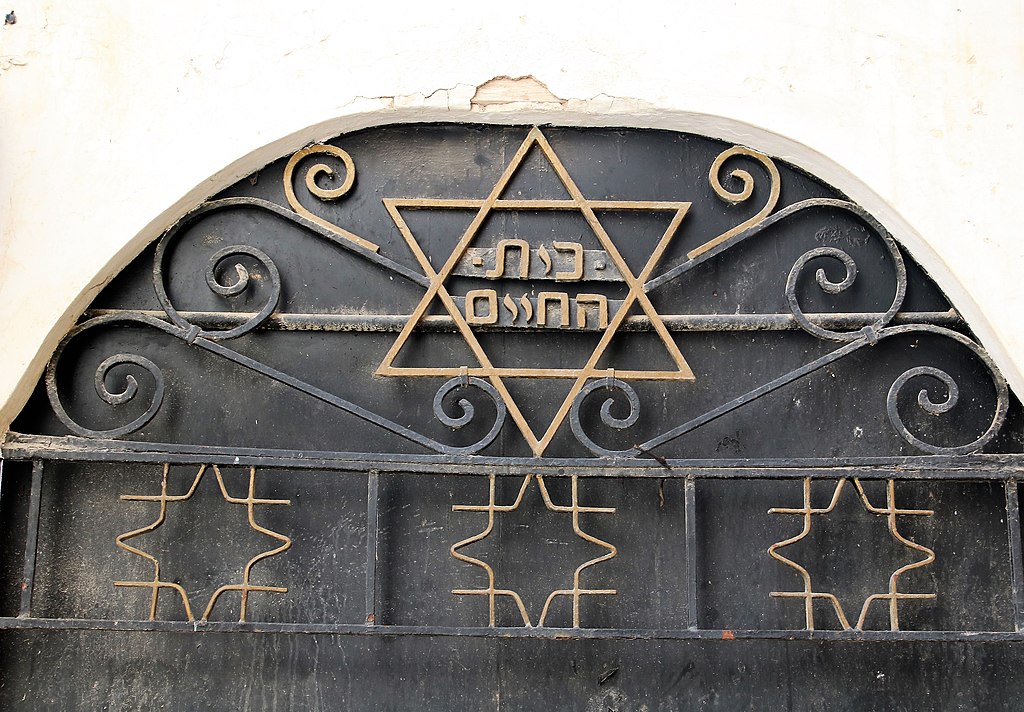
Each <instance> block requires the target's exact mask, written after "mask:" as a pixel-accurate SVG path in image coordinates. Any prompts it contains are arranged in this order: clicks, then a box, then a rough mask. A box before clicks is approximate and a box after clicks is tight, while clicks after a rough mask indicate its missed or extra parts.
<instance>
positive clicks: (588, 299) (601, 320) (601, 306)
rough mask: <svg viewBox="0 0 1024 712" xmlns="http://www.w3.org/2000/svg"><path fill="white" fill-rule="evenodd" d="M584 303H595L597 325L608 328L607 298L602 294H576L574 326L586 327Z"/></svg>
mask: <svg viewBox="0 0 1024 712" xmlns="http://www.w3.org/2000/svg"><path fill="white" fill-rule="evenodd" d="M584 304H596V305H597V326H598V328H600V329H607V328H608V299H607V297H605V296H604V295H603V294H578V295H576V326H577V328H580V329H586V328H587V310H586V308H585V307H584V306H583V305H584Z"/></svg>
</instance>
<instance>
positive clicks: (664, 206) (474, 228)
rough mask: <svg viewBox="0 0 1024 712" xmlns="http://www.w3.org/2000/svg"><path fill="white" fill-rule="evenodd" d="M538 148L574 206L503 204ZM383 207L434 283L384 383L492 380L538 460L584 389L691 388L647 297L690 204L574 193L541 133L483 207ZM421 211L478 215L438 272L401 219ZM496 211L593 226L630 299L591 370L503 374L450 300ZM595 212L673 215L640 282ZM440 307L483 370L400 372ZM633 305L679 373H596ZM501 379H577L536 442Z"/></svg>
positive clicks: (407, 202)
mask: <svg viewBox="0 0 1024 712" xmlns="http://www.w3.org/2000/svg"><path fill="white" fill-rule="evenodd" d="M534 147H536V148H538V149H539V150H540V152H541V153H542V154H543V156H544V158H546V159H547V161H548V163H549V164H550V166H551V168H552V169H553V170H554V172H555V175H556V176H557V177H558V179H559V181H560V182H561V184H562V186H563V187H564V188H565V190H566V192H567V194H568V195H569V198H568V199H503V198H501V196H502V195H503V194H504V192H505V189H506V188H507V186H508V184H509V182H510V181H511V180H512V178H513V176H515V175H516V172H517V171H518V170H519V168H520V166H521V165H522V164H523V162H524V160H525V158H526V156H527V154H528V153H529V152H530V150H531V149H532V148H534ZM383 202H384V206H385V208H386V209H387V211H388V213H389V214H390V215H391V218H392V219H393V220H394V222H395V225H396V226H397V227H398V230H399V232H400V233H401V235H402V237H403V238H404V239H405V241H406V243H407V244H408V245H409V249H410V250H411V251H412V253H413V255H414V257H415V258H416V261H417V262H418V263H419V265H420V267H421V268H422V269H423V271H424V274H425V275H426V276H427V278H428V279H429V280H430V285H429V286H428V288H427V291H426V293H425V294H424V296H423V298H422V299H421V300H420V303H419V304H418V305H417V307H416V308H415V309H414V310H413V313H412V314H411V315H410V317H409V320H408V321H407V322H406V323H405V325H404V326H403V328H402V331H401V332H400V333H399V335H398V338H397V339H396V340H395V342H394V343H393V344H392V346H391V348H390V349H389V350H388V352H387V354H386V355H385V356H384V359H383V360H382V361H381V364H380V366H379V367H378V368H377V371H376V374H377V375H380V376H404V377H433V378H436V377H454V376H460V375H461V376H476V377H479V378H486V379H487V380H489V381H490V383H491V384H492V385H493V386H494V388H495V389H496V390H497V391H498V393H499V395H500V396H501V398H502V400H503V401H504V403H505V405H506V407H507V408H508V411H509V415H511V416H512V419H513V421H514V422H515V423H516V425H517V426H518V428H519V430H520V432H521V433H522V435H523V437H524V438H525V440H526V442H527V443H528V444H529V446H530V449H531V450H532V451H533V453H534V454H535V455H536V456H538V457H539V456H540V455H542V454H543V453H544V450H545V449H546V448H547V447H548V445H549V444H550V443H551V441H552V439H553V438H554V437H555V434H556V433H557V431H558V429H559V428H560V427H561V425H562V423H563V422H564V420H565V418H566V416H567V415H568V413H569V409H570V407H571V406H572V402H573V400H574V399H575V398H576V396H577V395H579V393H580V391H581V390H582V389H583V387H584V386H585V385H586V383H587V381H588V380H590V379H591V378H596V377H606V376H614V377H615V378H619V379H623V380H670V381H691V380H693V379H694V375H693V371H692V370H691V369H690V367H689V365H688V364H687V362H686V359H685V358H684V357H683V355H682V353H681V352H680V350H679V347H678V345H677V344H676V343H675V341H674V340H673V339H672V336H671V334H670V333H669V331H668V329H667V328H666V326H665V324H664V322H663V321H662V319H661V316H660V315H659V314H658V313H657V311H656V310H655V308H654V306H653V304H651V302H650V299H649V298H648V297H647V295H646V294H645V293H644V291H643V284H644V282H645V281H646V280H648V279H649V278H650V276H651V273H652V272H653V271H654V268H655V267H656V266H657V264H658V262H659V260H660V259H661V257H662V256H663V255H664V253H665V250H666V249H667V247H668V245H669V243H670V242H671V240H672V238H673V237H674V236H675V233H676V231H677V230H678V229H679V226H680V224H681V223H682V220H683V218H684V217H685V215H686V212H687V210H688V209H689V208H690V203H688V202H665V201H632V200H587V199H586V198H585V197H584V196H583V194H582V192H581V191H580V189H579V188H578V187H577V186H576V183H575V182H574V181H573V180H572V177H571V176H570V175H569V172H568V171H567V170H566V168H565V166H564V165H563V164H562V162H561V160H560V159H559V158H558V156H557V154H556V153H555V151H554V149H553V148H552V147H551V144H550V143H549V142H548V140H547V138H546V137H545V136H544V134H543V133H542V132H541V131H540V129H538V128H534V129H532V130H531V131H530V132H529V134H528V135H527V137H526V139H525V140H524V141H523V143H522V144H520V146H519V148H518V149H517V150H516V153H515V154H514V155H513V157H512V160H511V161H509V164H508V165H507V166H506V167H505V170H504V171H503V172H502V174H501V176H500V177H499V179H498V181H497V182H496V183H495V185H494V187H493V188H492V189H491V191H490V193H489V194H488V196H487V197H486V198H484V199H482V200H480V199H454V200H452V199H442V198H438V199H431V198H411V199H410V198H385V199H384V201H383ZM423 209H434V210H437V209H441V210H443V209H458V210H475V211H476V214H475V215H474V217H473V220H472V221H471V222H470V224H469V226H468V227H467V228H466V230H465V231H464V232H463V234H462V236H461V237H460V238H459V241H458V243H457V244H456V246H455V248H454V249H453V250H452V253H451V255H450V256H449V257H448V259H447V260H446V261H445V263H444V265H443V266H442V267H441V269H440V270H436V271H435V270H434V268H433V266H432V265H431V264H430V260H429V259H428V257H427V255H426V254H425V253H424V252H423V250H422V248H421V247H420V245H419V243H418V241H417V240H416V237H415V236H414V235H413V232H412V230H411V229H410V228H409V225H408V223H407V222H406V220H405V218H404V217H403V215H402V210H423ZM496 210H533V211H538V210H540V211H545V210H546V211H573V212H579V213H580V214H581V215H582V216H583V218H584V220H585V221H586V222H587V224H588V226H589V227H590V229H591V231H592V232H593V234H594V236H595V237H596V238H597V240H598V242H599V243H600V244H601V246H602V247H603V248H604V250H605V251H606V252H607V254H608V256H609V258H610V259H611V260H612V262H613V263H614V265H615V267H616V269H617V270H618V271H619V274H620V275H621V276H622V277H623V280H624V281H625V283H626V285H627V287H628V289H629V291H628V294H627V296H626V298H625V299H624V300H623V302H622V306H621V307H620V308H619V309H618V310H617V311H616V313H615V315H614V316H611V315H610V320H609V323H608V326H607V328H605V330H604V331H603V332H602V334H601V338H600V340H599V341H598V345H597V346H596V347H595V349H594V351H593V353H592V354H591V356H590V358H589V359H588V360H587V362H586V364H585V365H584V366H583V367H582V368H579V369H565V368H540V369H524V368H497V367H495V366H494V364H493V363H492V362H491V360H490V358H489V357H488V355H487V353H486V351H485V350H484V349H483V347H482V346H481V344H480V341H479V339H477V337H476V334H475V333H474V331H473V329H472V327H471V326H470V325H469V324H468V323H467V321H466V318H465V317H464V316H463V314H462V311H461V310H460V309H459V307H458V305H457V304H456V303H455V301H454V299H453V298H452V296H451V294H449V292H448V290H447V288H446V286H445V282H446V281H447V279H448V277H449V276H451V274H452V272H453V270H454V269H455V268H456V266H457V265H458V263H459V260H460V259H462V256H463V255H464V254H465V251H466V249H467V248H468V247H469V246H470V244H471V243H472V242H473V240H474V239H475V238H476V237H477V234H478V233H479V231H480V229H481V227H482V226H483V224H484V223H485V221H486V219H487V217H488V215H490V213H491V212H493V211H496ZM596 210H622V211H633V210H635V211H648V212H650V211H653V212H668V213H671V215H672V218H671V221H670V222H669V225H668V227H667V228H666V230H665V232H664V233H663V234H662V236H661V238H660V239H659V240H658V243H657V245H656V246H655V248H654V250H653V252H652V254H651V256H650V257H649V258H648V260H647V263H646V264H645V265H644V267H643V269H642V270H641V271H640V273H639V274H638V275H634V274H633V273H632V271H631V270H630V269H629V267H628V265H627V264H626V261H625V260H624V259H623V258H622V255H621V254H620V253H619V251H618V249H617V248H616V246H615V243H614V242H613V241H612V239H611V238H610V237H609V235H608V233H607V231H606V230H605V229H604V227H603V226H602V225H601V222H600V220H599V219H598V217H597V215H596V213H595V211H596ZM435 299H439V300H440V301H441V303H442V304H443V305H444V307H445V309H446V310H447V312H448V314H449V315H450V316H451V318H452V320H453V321H454V323H455V326H456V329H457V330H458V332H459V333H460V334H461V335H462V336H463V338H464V339H465V340H466V343H467V344H468V345H469V347H470V349H471V351H472V352H473V355H474V356H475V357H476V359H477V361H478V365H476V366H469V365H468V364H453V365H452V366H451V367H439V368H434V367H423V368H420V367H398V366H395V359H396V357H397V356H398V354H399V353H400V352H401V350H402V349H403V347H404V346H405V344H406V342H407V341H408V339H409V336H410V335H411V334H412V332H413V331H414V330H415V328H416V327H417V325H419V324H420V323H421V321H422V320H423V318H424V316H425V315H426V313H427V310H428V309H429V308H430V305H431V304H432V303H433V302H434V300H435ZM634 304H638V305H639V306H640V309H641V310H642V311H643V313H644V314H645V315H646V316H647V317H648V319H649V320H650V323H651V324H652V326H653V328H654V330H655V332H656V333H657V334H658V337H659V339H660V341H661V343H662V344H663V345H664V347H665V349H666V350H667V352H668V355H669V357H670V358H671V360H672V363H673V364H674V365H675V370H667V371H632V370H627V371H620V370H616V369H612V368H605V369H598V368H597V363H598V362H599V361H600V359H601V357H602V355H603V354H604V352H605V350H606V349H607V348H608V345H609V344H610V343H611V341H612V339H613V338H614V337H615V335H616V333H617V332H618V329H619V327H620V326H621V325H622V323H623V322H624V321H625V318H626V316H627V315H628V313H629V312H630V310H631V308H632V307H633V305H634ZM503 378H571V379H573V384H572V387H571V388H570V389H569V392H568V394H567V395H566V397H565V399H564V400H563V402H562V404H561V406H560V407H559V409H558V411H557V413H556V414H555V416H554V418H553V419H552V421H551V422H550V424H549V425H548V426H547V428H546V429H545V431H544V432H543V434H542V435H541V436H539V437H538V435H537V433H535V432H534V430H533V429H532V427H531V426H530V424H529V423H528V422H527V419H526V418H525V416H524V415H523V413H522V411H521V409H520V408H519V405H518V404H517V403H516V401H515V399H514V398H513V397H512V396H511V394H510V393H509V391H508V388H507V387H506V386H505V384H504V382H503V380H502V379H503Z"/></svg>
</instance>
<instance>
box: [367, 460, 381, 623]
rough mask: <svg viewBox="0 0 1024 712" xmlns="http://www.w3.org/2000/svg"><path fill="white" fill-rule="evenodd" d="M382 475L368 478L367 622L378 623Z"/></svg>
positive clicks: (371, 475)
mask: <svg viewBox="0 0 1024 712" xmlns="http://www.w3.org/2000/svg"><path fill="white" fill-rule="evenodd" d="M379 489H380V476H379V475H378V474H377V473H376V472H371V473H370V474H369V475H367V478H366V624H367V625H376V623H377V528H378V522H377V499H378V493H379Z"/></svg>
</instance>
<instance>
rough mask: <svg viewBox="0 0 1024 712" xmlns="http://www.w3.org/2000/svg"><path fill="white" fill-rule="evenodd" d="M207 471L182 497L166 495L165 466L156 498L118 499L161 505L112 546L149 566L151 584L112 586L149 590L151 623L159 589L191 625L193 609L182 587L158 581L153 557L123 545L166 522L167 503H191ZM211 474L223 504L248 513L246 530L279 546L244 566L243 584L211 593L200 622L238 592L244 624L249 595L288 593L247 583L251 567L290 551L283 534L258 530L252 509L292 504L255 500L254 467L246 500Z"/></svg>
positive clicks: (130, 496) (217, 471) (157, 565)
mask: <svg viewBox="0 0 1024 712" xmlns="http://www.w3.org/2000/svg"><path fill="white" fill-rule="evenodd" d="M206 470H207V466H206V465H203V466H201V467H200V468H199V472H198V474H196V477H195V479H194V480H192V485H191V486H190V487H189V489H188V491H187V492H186V493H185V494H181V495H169V494H167V477H168V474H169V473H170V465H169V464H165V465H164V474H163V479H162V481H161V484H160V494H158V495H143V494H125V495H121V500H122V501H126V502H159V503H160V512H159V514H157V518H156V520H155V521H154V522H153V523H152V524H147V525H146V526H144V527H142V528H140V529H135V530H134V531H130V532H126V533H125V534H121V535H120V536H118V537H117V538H116V539H115V543H116V544H117V546H118V548H120V549H123V550H125V551H127V552H129V553H131V554H135V555H136V556H141V557H142V558H143V559H145V560H146V561H148V562H150V563H151V564H152V565H153V579H152V580H150V581H115V582H114V585H115V586H124V587H130V588H148V589H150V592H151V593H150V603H149V619H150V620H151V621H152V620H156V610H157V604H158V602H159V598H160V591H161V589H165V588H167V589H171V590H173V591H176V592H177V593H178V595H179V596H181V602H182V604H183V605H184V607H185V615H186V616H187V618H188V620H190V621H191V620H195V619H194V618H193V616H192V605H191V603H190V602H189V598H188V593H187V592H186V591H185V588H184V587H183V586H181V584H177V583H174V582H173V581H163V580H161V578H160V562H159V560H157V558H156V557H155V556H153V555H152V554H149V553H147V552H145V551H143V550H142V549H139V548H137V547H134V546H131V545H130V544H126V543H125V542H126V541H128V540H129V539H132V538H134V537H137V536H141V535H143V534H148V533H149V532H151V531H153V530H155V529H156V528H158V527H159V526H160V525H161V524H163V523H164V520H165V519H166V518H167V503H168V502H184V501H186V500H188V499H191V497H192V495H194V494H195V493H196V490H197V489H198V488H199V483H200V482H201V481H202V479H203V475H204V474H206ZM213 472H214V474H215V475H216V477H217V484H218V486H219V487H220V493H221V496H222V497H223V498H224V500H225V501H227V502H229V503H231V504H242V505H245V508H246V512H247V513H248V517H249V526H250V527H251V528H253V529H254V530H256V531H258V532H259V533H261V534H266V535H267V536H269V537H271V538H273V539H277V540H278V541H280V542H281V545H280V546H278V547H276V548H274V549H270V550H268V551H264V552H261V553H259V554H257V555H256V556H254V557H252V558H251V559H249V562H248V563H247V564H246V565H245V569H244V570H243V572H242V582H241V583H238V584H228V585H225V586H221V587H220V588H218V589H217V590H216V591H214V592H213V595H212V596H210V601H209V602H208V603H207V604H206V610H205V611H204V612H203V616H202V618H201V620H203V621H206V620H209V618H210V614H211V613H213V607H214V606H215V605H216V603H217V599H218V598H220V596H221V594H223V593H226V592H228V591H239V592H240V593H241V594H242V601H241V604H240V606H239V614H238V620H239V621H240V622H244V621H245V616H246V612H247V610H248V604H249V594H250V593H252V592H253V591H261V592H268V593H287V592H288V589H287V588H285V587H283V586H256V585H253V584H251V583H249V581H250V580H251V576H252V567H253V566H254V565H256V564H257V563H258V562H260V561H262V560H263V559H266V558H269V557H271V556H274V555H275V554H280V553H282V552H284V551H287V550H288V549H289V548H290V547H291V545H292V540H291V539H290V538H289V537H286V536H284V535H283V534H278V533H277V532H274V531H271V530H270V529H267V528H266V527H263V526H260V525H259V524H257V523H256V520H255V518H254V517H253V507H255V506H256V505H262V504H285V505H287V504H291V500H287V499H257V498H256V496H255V490H256V468H255V467H251V468H249V491H248V495H247V496H246V497H232V496H231V495H229V494H228V491H227V488H226V487H225V486H224V477H223V476H222V475H221V472H220V468H218V467H217V466H216V465H213Z"/></svg>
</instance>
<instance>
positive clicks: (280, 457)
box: [2, 433, 1024, 481]
mask: <svg viewBox="0 0 1024 712" xmlns="http://www.w3.org/2000/svg"><path fill="white" fill-rule="evenodd" d="M2 452H3V456H4V458H6V459H10V460H28V459H33V458H38V459H46V460H63V461H69V462H136V463H161V464H162V463H171V464H217V465H238V466H246V467H248V466H255V467H263V468H278V469H294V470H332V471H347V472H356V473H363V474H365V473H367V472H379V473H384V472H387V473H395V474H411V475H420V474H423V475H435V476H436V475H491V474H493V475H516V476H521V475H527V474H537V475H546V476H552V477H560V476H570V475H577V476H580V477H627V478H629V477H637V478H640V477H649V478H655V479H661V478H685V477H695V478H738V479H801V478H804V477H823V478H836V477H863V478H868V479H870V478H892V479H938V480H961V481H966V480H982V481H1001V480H1007V479H1017V478H1020V477H1021V476H1022V475H1024V455H1022V454H1008V455H997V454H982V455H921V456H905V457H847V458H788V459H787V458H767V459H753V458H736V459H722V460H713V459H687V460H684V459H666V460H664V462H662V461H661V460H655V459H654V458H648V457H638V458H602V457H594V458H540V457H485V456H480V455H412V454H405V453H351V452H317V451H302V450H271V449H263V448H224V447H215V446H201V445H178V444H171V443H145V442H136V441H121V440H98V439H97V440H92V439H88V438H80V437H76V436H52V435H24V434H21V433H8V434H7V435H6V437H5V440H4V443H3V445H2Z"/></svg>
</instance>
